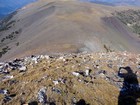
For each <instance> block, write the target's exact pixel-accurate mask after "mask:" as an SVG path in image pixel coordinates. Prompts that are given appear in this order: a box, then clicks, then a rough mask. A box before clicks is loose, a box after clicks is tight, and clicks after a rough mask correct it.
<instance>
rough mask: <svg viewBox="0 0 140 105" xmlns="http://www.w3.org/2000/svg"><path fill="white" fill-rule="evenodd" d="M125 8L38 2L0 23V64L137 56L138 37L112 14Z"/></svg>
mask: <svg viewBox="0 0 140 105" xmlns="http://www.w3.org/2000/svg"><path fill="white" fill-rule="evenodd" d="M127 8H131V7H129V6H128V7H127ZM133 8H135V7H133ZM124 9H125V8H124V7H118V6H114V7H111V6H102V5H96V4H94V3H88V4H87V3H84V2H79V1H76V0H75V1H71V0H69V1H64V0H53V2H52V0H38V1H37V2H36V3H33V4H32V5H31V6H27V7H26V8H24V9H22V10H19V11H17V13H16V14H13V15H14V17H12V16H13V15H11V16H10V17H7V18H5V20H3V22H2V23H3V24H1V27H0V47H1V49H2V50H1V51H0V56H1V58H0V61H3V60H7V59H10V58H17V57H25V56H30V55H37V54H46V53H47V54H56V53H79V52H85V51H86V52H100V51H101V52H112V51H130V52H135V53H140V47H139V46H140V39H139V38H138V36H137V35H136V34H134V33H133V31H132V30H131V29H130V28H128V27H127V26H126V25H124V24H123V23H122V22H121V21H120V20H119V19H118V18H116V17H114V15H113V14H112V13H114V12H116V11H123V10H124Z"/></svg>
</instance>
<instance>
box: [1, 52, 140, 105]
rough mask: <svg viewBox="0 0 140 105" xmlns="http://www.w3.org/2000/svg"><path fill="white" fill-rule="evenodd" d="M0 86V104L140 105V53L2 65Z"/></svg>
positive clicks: (71, 56)
mask: <svg viewBox="0 0 140 105" xmlns="http://www.w3.org/2000/svg"><path fill="white" fill-rule="evenodd" d="M0 82H1V85H0V99H1V101H0V104H2V105H117V104H118V105H123V104H121V103H133V104H134V103H138V105H140V103H139V101H140V84H139V82H140V54H133V53H129V52H109V53H79V54H61V55H55V56H50V55H37V56H34V55H32V56H29V57H25V58H20V59H14V60H11V61H8V62H1V63H0ZM125 105H126V104H125ZM127 105H129V104H127ZM130 105H132V104H130Z"/></svg>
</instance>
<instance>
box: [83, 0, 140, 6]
mask: <svg viewBox="0 0 140 105" xmlns="http://www.w3.org/2000/svg"><path fill="white" fill-rule="evenodd" d="M81 1H87V2H94V3H99V4H105V5H135V6H140V0H81Z"/></svg>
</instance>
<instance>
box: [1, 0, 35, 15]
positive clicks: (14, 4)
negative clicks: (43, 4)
mask: <svg viewBox="0 0 140 105" xmlns="http://www.w3.org/2000/svg"><path fill="white" fill-rule="evenodd" d="M34 1H36V0H0V18H2V17H4V16H5V15H7V14H9V13H11V12H13V11H15V10H16V9H18V8H21V7H22V6H24V5H26V4H28V3H31V2H34Z"/></svg>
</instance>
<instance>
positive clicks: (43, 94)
mask: <svg viewBox="0 0 140 105" xmlns="http://www.w3.org/2000/svg"><path fill="white" fill-rule="evenodd" d="M38 101H39V102H40V103H42V104H43V105H44V104H46V103H47V95H46V88H45V87H43V88H41V89H40V90H39V92H38Z"/></svg>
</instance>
